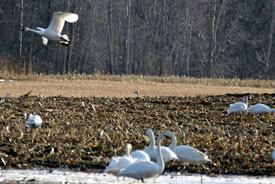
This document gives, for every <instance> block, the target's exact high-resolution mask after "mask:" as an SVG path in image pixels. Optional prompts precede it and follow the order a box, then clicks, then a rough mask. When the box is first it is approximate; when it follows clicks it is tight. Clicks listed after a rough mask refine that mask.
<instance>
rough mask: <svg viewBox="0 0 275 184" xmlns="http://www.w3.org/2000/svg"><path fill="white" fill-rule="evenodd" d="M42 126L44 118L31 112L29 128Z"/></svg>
mask: <svg viewBox="0 0 275 184" xmlns="http://www.w3.org/2000/svg"><path fill="white" fill-rule="evenodd" d="M41 126H42V119H41V117H40V116H39V115H37V114H35V115H33V114H30V116H29V119H28V127H29V128H41Z"/></svg>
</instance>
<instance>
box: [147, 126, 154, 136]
mask: <svg viewBox="0 0 275 184" xmlns="http://www.w3.org/2000/svg"><path fill="white" fill-rule="evenodd" d="M145 133H146V135H147V136H149V137H150V136H152V135H153V134H154V133H153V131H152V130H151V129H150V128H148V129H147V130H146V132H145Z"/></svg>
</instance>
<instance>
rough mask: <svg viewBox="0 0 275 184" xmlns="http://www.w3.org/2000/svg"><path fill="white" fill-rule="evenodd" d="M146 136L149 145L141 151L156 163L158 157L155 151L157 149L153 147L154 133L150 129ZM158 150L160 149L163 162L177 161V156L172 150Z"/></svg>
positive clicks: (162, 147) (166, 148) (164, 148)
mask: <svg viewBox="0 0 275 184" xmlns="http://www.w3.org/2000/svg"><path fill="white" fill-rule="evenodd" d="M146 135H147V136H148V137H149V139H150V144H149V146H148V147H146V148H145V149H144V150H143V151H144V152H146V153H147V154H148V155H149V156H150V159H151V160H153V161H156V160H157V157H158V151H157V147H156V146H155V136H154V133H153V131H152V130H151V129H147V130H146ZM160 149H161V153H162V157H163V160H164V162H165V163H166V162H168V161H170V160H176V159H177V155H176V154H175V153H174V152H173V151H172V150H170V149H169V148H168V147H164V146H161V148H160Z"/></svg>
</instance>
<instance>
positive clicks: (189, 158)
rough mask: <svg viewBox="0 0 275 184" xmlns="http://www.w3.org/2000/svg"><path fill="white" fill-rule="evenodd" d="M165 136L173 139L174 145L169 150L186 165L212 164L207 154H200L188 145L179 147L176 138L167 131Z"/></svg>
mask: <svg viewBox="0 0 275 184" xmlns="http://www.w3.org/2000/svg"><path fill="white" fill-rule="evenodd" d="M163 134H164V135H166V136H168V137H170V138H171V139H172V143H171V144H170V146H169V148H170V149H171V150H172V151H173V152H175V153H176V155H177V157H178V160H180V161H181V162H183V163H184V164H186V165H189V164H195V165H199V164H202V163H206V162H211V160H210V159H209V158H208V156H207V155H206V154H204V153H202V152H200V151H199V150H197V149H196V148H193V147H191V146H187V145H180V146H177V139H176V136H175V135H174V134H173V133H172V132H170V131H169V130H167V131H165V132H164V133H163Z"/></svg>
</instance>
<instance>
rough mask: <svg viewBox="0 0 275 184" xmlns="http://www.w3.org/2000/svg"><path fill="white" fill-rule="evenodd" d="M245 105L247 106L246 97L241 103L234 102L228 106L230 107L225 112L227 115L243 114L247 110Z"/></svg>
mask: <svg viewBox="0 0 275 184" xmlns="http://www.w3.org/2000/svg"><path fill="white" fill-rule="evenodd" d="M247 105H248V97H247V96H243V97H242V101H241V102H235V103H233V104H230V107H229V108H228V110H227V114H230V113H240V112H243V111H245V110H246V109H247Z"/></svg>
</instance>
